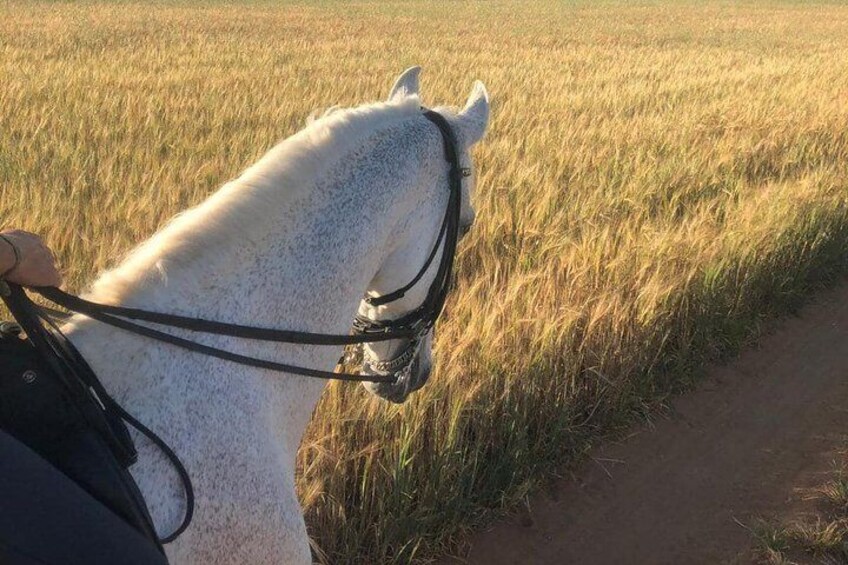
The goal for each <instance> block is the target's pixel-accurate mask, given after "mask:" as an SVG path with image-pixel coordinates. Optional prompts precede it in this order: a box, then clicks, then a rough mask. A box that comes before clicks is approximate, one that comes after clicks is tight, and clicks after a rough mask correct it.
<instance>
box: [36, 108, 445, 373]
mask: <svg viewBox="0 0 848 565" xmlns="http://www.w3.org/2000/svg"><path fill="white" fill-rule="evenodd" d="M422 115H423V116H424V117H425V118H427V119H428V120H429V121H431V122H432V123H434V124H435V125H436V126H437V127H438V128H439V131H440V132H441V134H442V139H443V142H444V150H445V159H446V160H447V161H448V163H449V165H450V168H449V172H448V177H449V188H450V195H449V197H448V204H447V209H446V211H445V218H444V220H443V222H442V226H441V228H440V230H439V235H438V237H437V239H436V242H435V245H434V247H433V251H431V253H430V256H429V257H428V259H427V261H426V262H425V264H424V266H423V267H422V269H421V270H420V271H419V273H418V274H417V275H416V276H415V277H414V278H413V280H412V281H411V282H410V283H409V284H407V285H405V286H404V287H403V288H401V289H398V290H397V291H395V292H393V293H390V294H388V295H386V296H385V297H382V300H381V301H380V302H379V303H380V304H385V303H388V302H391V301H394V300H397V299H398V298H400V297H401V296H403V293H405V292H406V291H407V290H409V289H410V288H411V287H412V286H414V285H415V284H416V283H417V282H418V281H419V280H420V279H421V278H422V277H423V276H424V273H425V272H426V271H427V270H428V269H429V267H430V265H431V263H432V262H433V259H434V258H435V256H436V253H437V250H438V249H439V247H440V245H441V244H442V243H444V246H443V250H442V255H441V258H440V261H439V269H438V271H437V273H436V276H435V278H434V280H433V282H432V284H431V285H430V289H429V291H428V293H427V298H426V299H425V300H424V303H423V304H421V306H419V307H418V308H416V309H415V310H414V311H412V312H410V313H408V314H406V315H404V316H402V317H401V318H399V319H396V320H371V319H368V318H365V317H362V316H357V317H356V320H355V322H354V333H353V334H351V335H341V334H318V333H311V332H298V331H291V330H279V329H274V328H261V327H255V326H246V325H241V324H231V323H226V322H218V321H213V320H205V319H203V318H192V317H189V316H180V315H176V314H167V313H162V312H152V311H149V310H143V309H140V308H129V307H124V306H113V305H108V304H99V303H96V302H91V301H89V300H85V299H83V298H80V297H79V296H75V295H72V294H69V293H67V292H64V291H63V290H60V289H58V288H55V287H34V288H33V290H34V291H35V292H37V293H38V294H40V295H41V296H43V297H44V298H46V299H48V300H50V301H51V302H54V303H56V304H58V305H60V306H62V307H64V308H66V309H67V310H70V311H73V312H78V313H80V314H84V315H85V316H88V317H90V318H92V319H95V320H97V321H99V322H102V323H104V324H108V325H111V326H114V327H117V328H120V329H123V330H126V331H128V332H131V333H135V334H138V335H142V336H145V337H148V338H151V339H155V340H158V341H162V342H165V343H169V344H171V345H175V346H177V347H181V348H183V349H187V350H190V351H195V352H197V353H202V354H204V355H209V356H211V357H216V358H219V359H224V360H226V361H232V362H234V363H240V364H242V365H248V366H251V367H259V368H263V369H270V370H272V371H280V372H285V373H292V374H296V375H301V376H304V377H314V378H321V379H335V380H343V381H366V382H384V383H394V382H396V378H395V377H394V376H393V375H360V374H358V373H335V372H330V371H322V370H318V369H311V368H307V367H298V366H296V365H288V364H285V363H278V362H275V361H269V360H266V359H258V358H255V357H248V356H246V355H240V354H237V353H233V352H232V351H227V350H225V349H220V348H217V347H212V346H209V345H205V344H202V343H198V342H196V341H192V340H190V339H186V338H182V337H179V336H175V335H173V334H169V333H166V332H162V331H159V330H156V329H153V328H150V327H148V326H144V325H141V324H138V323H136V322H133V321H130V320H140V321H143V322H150V323H154V324H158V325H163V326H170V327H175V328H181V329H186V330H190V331H194V332H202V333H210V334H217V335H226V336H230V337H237V338H245V339H253V340H259V341H268V342H279V343H292V344H304V345H358V344H362V343H375V342H380V341H389V340H396V339H407V340H414V339H416V338H419V337H420V336H421V334H422V332H424V331H427V330H429V329H430V328H431V327H432V326H433V324H435V322H436V320H437V319H438V317H439V314H440V313H441V311H442V308H443V307H444V303H445V299H446V297H447V294H448V291H449V289H450V279H451V273H452V270H453V262H454V256H455V255H456V244H457V241H458V239H459V213H460V207H461V192H462V172H461V169H460V167H459V152H458V146H457V142H456V138H455V137H454V134H453V131H452V129H451V127H450V125H449V124H448V122H447V120H446V119H445V118H444V117H443V116H442V115H441V114H438V113H436V112H433V111H431V110H425V111H424V112H423V114H422ZM371 303H372V304H374V300H373V299H372V302H371ZM125 318H129V319H125Z"/></svg>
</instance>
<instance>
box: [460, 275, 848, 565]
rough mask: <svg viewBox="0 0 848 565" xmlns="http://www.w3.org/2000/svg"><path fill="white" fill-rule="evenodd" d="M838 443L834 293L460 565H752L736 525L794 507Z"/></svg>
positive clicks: (842, 380)
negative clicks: (726, 564)
mask: <svg viewBox="0 0 848 565" xmlns="http://www.w3.org/2000/svg"><path fill="white" fill-rule="evenodd" d="M846 445H848V284H843V285H842V286H841V287H840V288H837V289H835V290H832V291H829V292H826V293H824V294H823V295H822V296H820V297H819V298H818V299H817V300H816V301H815V303H814V304H811V305H809V306H807V307H806V308H804V309H803V310H802V311H801V313H800V317H798V318H791V319H788V320H786V321H784V322H782V323H780V324H779V327H778V328H777V329H776V331H775V332H774V333H773V334H771V335H769V336H767V337H765V338H764V339H763V340H762V341H761V342H760V345H759V346H758V347H757V348H756V349H753V350H749V351H747V352H745V353H743V354H742V355H741V356H740V357H739V358H738V359H737V360H736V361H734V362H733V363H732V364H731V365H729V366H726V367H716V368H714V369H712V370H711V371H710V376H709V377H708V378H707V379H705V381H704V382H703V383H702V384H701V386H700V387H699V388H698V389H697V390H696V391H693V392H692V393H689V394H687V395H685V396H683V397H681V398H679V399H678V400H677V401H676V402H675V403H674V407H673V414H672V416H671V418H670V419H662V420H660V421H658V422H655V427H654V428H653V429H648V428H644V429H642V430H638V431H635V432H634V435H632V436H630V437H629V438H628V439H626V440H624V441H622V442H621V443H619V444H616V445H608V446H606V447H604V448H602V449H599V450H598V451H596V452H595V453H594V454H593V457H592V461H590V462H589V463H588V464H587V465H585V466H584V468H583V469H581V470H580V471H579V472H578V474H577V476H576V477H574V478H573V479H567V480H565V479H564V480H561V481H559V483H558V484H556V485H555V486H554V487H553V488H552V489H551V490H552V492H549V493H546V494H545V495H539V496H536V497H535V498H534V499H532V500H531V501H530V508H531V512H530V514H529V515H528V516H523V517H516V518H513V519H511V520H507V521H505V522H503V523H500V524H497V525H496V526H495V527H494V528H493V529H491V530H489V531H487V532H483V533H482V534H480V535H478V536H476V537H475V538H474V539H473V540H472V543H471V550H470V552H469V554H468V556H467V562H468V563H473V564H481V565H482V564H485V565H495V564H506V563H510V564H511V563H521V564H529V563H545V564H547V563H557V564H560V563H580V564H583V563H589V564H592V563H599V564H604V565H609V564H617V563H627V564H641V563H651V564H653V563H669V564H671V563H673V564H693V563H751V562H752V561H753V560H754V557H753V555H754V554H753V549H752V545H753V544H752V536H751V534H750V532H748V531H747V530H746V529H745V528H744V527H743V526H742V525H741V524H750V523H751V521H752V518H753V517H755V516H760V515H766V516H774V515H781V514H784V513H786V512H787V511H789V510H790V509H791V508H792V507H797V506H798V505H803V502H802V501H801V500H800V498H801V496H800V495H799V493H797V492H796V489H797V488H799V487H810V486H814V485H816V484H818V483H817V481H818V482H820V481H821V479H822V477H821V473H824V472H826V471H828V470H829V469H830V468H831V467H830V463H831V461H832V458H833V457H834V453H835V451H836V450H837V449H838V448H840V447H842V448H844V447H845V446H846ZM740 523H741V524H740ZM452 563H457V561H452Z"/></svg>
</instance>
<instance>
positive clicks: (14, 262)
mask: <svg viewBox="0 0 848 565" xmlns="http://www.w3.org/2000/svg"><path fill="white" fill-rule="evenodd" d="M0 277H2V278H4V279H6V280H8V281H9V282H13V283H18V284H21V285H25V286H59V285H61V284H62V275H60V274H59V271H58V269H57V268H56V260H55V259H54V258H53V253H52V252H51V251H50V249H49V248H48V247H47V246H46V245H45V244H44V242H43V241H42V240H41V238H40V237H38V236H37V235H35V234H33V233H29V232H25V231H23V230H4V231H2V232H0Z"/></svg>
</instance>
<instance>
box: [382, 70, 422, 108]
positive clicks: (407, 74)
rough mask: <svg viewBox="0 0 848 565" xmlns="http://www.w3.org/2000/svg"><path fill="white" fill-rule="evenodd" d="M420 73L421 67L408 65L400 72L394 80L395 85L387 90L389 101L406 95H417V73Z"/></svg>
mask: <svg viewBox="0 0 848 565" xmlns="http://www.w3.org/2000/svg"><path fill="white" fill-rule="evenodd" d="M420 73H421V67H418V66H415V67H409V68H408V69H406V70H405V71H403V72H402V73H401V75H400V76H399V77H398V79H397V80H396V81H395V85H394V86H393V87H392V90H391V91H390V92H389V101H392V100H398V99H400V98H405V97H407V96H412V95H415V96H418V89H419V84H418V75H419V74H420Z"/></svg>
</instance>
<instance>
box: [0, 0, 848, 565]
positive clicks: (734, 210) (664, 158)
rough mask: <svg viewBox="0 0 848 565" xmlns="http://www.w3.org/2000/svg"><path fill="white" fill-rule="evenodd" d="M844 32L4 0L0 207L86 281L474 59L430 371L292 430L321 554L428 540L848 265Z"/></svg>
mask: <svg viewBox="0 0 848 565" xmlns="http://www.w3.org/2000/svg"><path fill="white" fill-rule="evenodd" d="M846 52H848V7H843V6H840V5H838V4H833V5H828V4H816V5H811V4H801V3H798V4H794V3H791V2H780V3H765V2H745V3H742V4H739V3H730V2H724V3H694V2H693V3H687V2H677V1H659V0H658V1H653V2H647V3H640V4H628V3H623V2H579V1H578V2H539V1H533V2H524V1H508V0H494V1H491V2H450V3H441V2H436V1H433V0H427V1H420V2H393V1H389V2H377V1H365V2H356V3H342V2H334V1H316V2H298V3H291V4H289V3H279V2H250V3H248V4H244V5H237V4H229V3H227V4H224V3H220V4H219V3H216V2H197V3H194V2H183V1H169V2H150V3H136V2H109V3H95V2H83V3H40V2H19V1H18V0H11V1H10V0H5V1H4V2H2V3H0V218H2V225H4V226H13V225H14V226H17V227H23V228H26V229H30V230H34V231H39V232H41V233H43V234H44V235H45V236H46V238H47V240H48V241H49V242H50V243H51V244H52V245H53V246H54V247H55V248H56V251H57V255H58V256H59V258H60V261H61V263H62V265H63V268H64V270H65V272H66V274H67V278H68V287H69V288H70V289H72V290H81V289H82V288H83V287H84V285H85V283H86V282H88V281H90V280H91V279H92V277H93V275H94V274H95V273H96V272H98V271H99V270H101V269H103V268H105V267H107V266H109V265H112V264H114V263H115V262H116V261H118V260H119V259H120V257H121V256H122V254H123V253H124V252H125V251H126V250H128V249H129V248H130V247H131V246H132V245H133V244H134V243H136V242H139V241H141V240H142V239H144V238H146V237H148V236H149V235H150V234H152V233H153V232H154V231H155V230H156V228H157V227H158V226H160V225H162V224H163V223H164V222H165V221H166V220H167V219H168V218H170V217H171V216H172V215H173V214H175V213H176V212H178V211H180V210H182V209H184V208H186V207H188V206H190V205H192V204H195V203H197V202H199V201H201V200H202V199H203V198H204V197H206V196H207V195H209V194H210V193H211V192H213V191H214V190H215V189H216V188H217V187H218V186H220V185H221V184H222V183H223V182H225V181H226V180H227V179H229V178H232V177H234V176H235V175H237V174H238V173H239V172H240V171H241V170H242V169H243V168H244V167H245V166H247V165H248V164H250V163H251V162H253V161H254V160H255V159H256V158H257V157H258V156H260V155H261V154H262V153H263V152H264V151H266V150H267V149H268V148H270V147H271V146H272V145H273V144H274V143H275V142H276V141H277V140H279V139H281V138H284V137H286V136H288V135H290V134H292V133H293V132H295V131H297V130H298V129H300V128H301V127H302V126H303V125H304V123H305V120H306V118H307V116H308V115H309V114H310V113H311V112H312V111H314V110H316V109H323V108H327V107H329V106H332V105H335V104H341V105H345V106H349V105H356V104H359V103H362V102H365V101H371V100H376V99H380V98H382V97H383V96H385V95H386V93H387V92H388V88H389V86H390V85H391V83H392V81H393V79H394V78H395V77H396V76H397V74H398V73H399V72H400V71H401V70H402V69H404V68H406V67H408V66H411V65H413V64H419V65H421V66H422V67H423V69H424V71H423V75H422V93H423V97H424V101H425V102H426V103H428V104H442V103H449V104H455V105H458V104H460V103H462V102H463V101H464V100H465V96H466V94H467V92H468V90H469V88H470V86H471V82H472V80H473V79H478V78H479V79H481V80H483V81H484V82H485V83H486V85H487V87H488V89H489V91H490V93H491V95H492V99H493V107H492V111H493V117H492V123H491V128H490V130H489V134H488V137H487V139H486V140H485V141H484V142H483V143H482V144H481V145H480V146H479V148H477V149H476V150H475V158H476V163H477V171H478V190H477V194H476V195H475V205H476V208H477V218H478V222H477V224H476V225H475V227H474V229H473V230H472V232H471V234H470V235H469V236H468V237H466V238H465V239H464V240H463V242H462V245H461V252H460V259H459V273H458V281H457V291H456V292H455V293H454V295H453V296H452V298H451V300H450V301H449V303H448V306H447V314H446V318H445V319H444V320H443V322H442V323H441V324H440V326H439V328H438V340H437V344H436V364H437V370H436V372H435V374H434V376H433V378H432V379H431V384H429V385H428V386H427V387H426V388H425V389H424V390H423V391H422V392H421V393H419V394H417V395H416V396H415V398H414V399H413V400H411V401H410V402H408V403H407V404H405V405H403V406H401V407H395V406H389V405H387V404H385V403H383V402H380V401H378V400H376V399H373V398H371V397H370V396H369V395H368V394H367V393H366V392H365V391H364V390H362V389H361V388H360V387H356V386H352V385H344V384H341V385H337V384H333V385H330V386H329V387H328V389H327V392H326V394H325V396H324V398H323V400H322V402H321V404H320V406H319V408H318V409H317V411H316V414H315V417H314V421H313V423H312V425H311V427H310V429H309V431H308V433H307V437H306V438H305V440H304V443H303V446H302V449H301V453H300V470H299V476H298V484H299V489H300V495H301V500H302V502H303V505H304V507H305V511H306V516H307V521H308V525H309V530H310V535H311V537H312V538H313V546H314V549H315V554H316V556H317V559H318V560H319V561H322V562H327V563H388V562H408V561H412V560H422V561H426V560H429V559H431V558H433V557H434V556H436V555H438V554H439V553H440V552H443V551H446V550H453V549H456V548H457V545H458V544H461V543H462V539H463V535H464V534H465V533H466V532H467V531H468V530H469V529H470V528H473V527H474V526H476V525H479V524H481V523H483V522H484V521H486V520H487V519H490V518H491V517H492V516H493V515H495V514H496V513H497V512H498V511H499V509H504V508H509V507H511V506H513V505H515V504H517V503H518V502H520V501H521V500H522V499H523V497H524V496H525V495H526V494H527V493H528V492H529V491H531V490H532V489H533V488H535V487H537V486H538V485H539V484H540V483H541V482H542V481H544V480H545V477H547V476H549V475H550V473H551V472H552V471H553V470H554V469H556V468H557V466H558V465H562V464H574V463H576V462H579V460H580V457H581V455H582V454H584V453H585V451H586V450H587V449H588V447H589V446H590V445H592V444H593V442H596V441H598V440H599V439H601V438H603V437H604V436H605V435H608V434H610V433H612V432H614V431H615V430H620V429H621V427H622V426H624V425H626V424H627V423H628V422H632V421H633V420H634V419H637V418H640V417H644V416H645V415H646V414H650V413H652V411H654V410H655V409H656V408H657V407H658V406H660V405H661V404H662V402H663V399H665V398H667V397H668V395H669V394H672V393H674V392H675V391H679V390H682V389H684V388H685V387H686V386H687V385H688V384H689V383H691V382H692V380H693V379H694V378H695V377H696V376H697V375H698V373H699V369H700V368H701V367H703V366H704V364H705V363H706V362H707V361H709V360H714V359H717V358H720V357H722V356H726V355H728V354H730V353H732V352H733V351H735V350H736V349H737V348H738V347H740V346H741V345H743V344H744V343H746V342H748V341H750V339H751V338H752V337H753V336H756V334H757V332H758V330H759V328H760V327H761V324H762V322H763V321H764V320H767V319H768V318H769V317H772V316H774V315H775V314H778V313H780V312H784V311H786V310H787V309H790V308H792V307H794V306H796V305H797V304H798V302H799V301H800V300H801V299H802V298H803V297H804V296H805V295H807V294H808V293H809V292H810V291H811V290H813V289H815V288H817V287H819V286H821V285H823V284H826V283H827V282H829V281H832V280H834V279H835V278H836V277H837V276H839V275H840V274H842V273H844V272H845V271H846V270H848V269H846V268H848V174H846V173H848V57H845V53H846Z"/></svg>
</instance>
